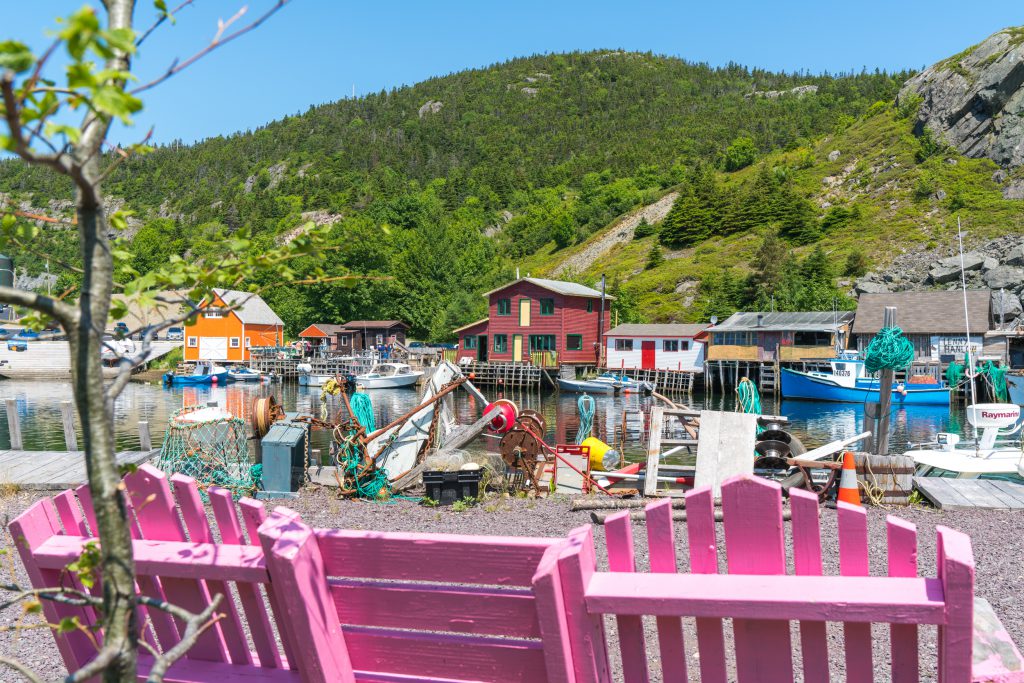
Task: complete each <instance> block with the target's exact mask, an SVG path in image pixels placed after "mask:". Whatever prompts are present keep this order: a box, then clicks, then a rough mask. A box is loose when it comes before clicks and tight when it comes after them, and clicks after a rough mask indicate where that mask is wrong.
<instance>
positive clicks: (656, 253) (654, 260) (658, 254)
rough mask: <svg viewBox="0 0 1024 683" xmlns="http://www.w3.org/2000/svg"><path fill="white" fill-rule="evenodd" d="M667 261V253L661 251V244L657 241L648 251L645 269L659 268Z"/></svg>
mask: <svg viewBox="0 0 1024 683" xmlns="http://www.w3.org/2000/svg"><path fill="white" fill-rule="evenodd" d="M664 262H665V254H664V253H662V251H661V246H659V245H658V243H657V242H655V243H654V244H652V245H651V250H650V251H649V252H647V263H646V264H645V265H644V269H645V270H651V269H652V268H657V267H658V266H660V265H661V264H662V263H664Z"/></svg>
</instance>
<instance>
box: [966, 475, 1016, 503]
mask: <svg viewBox="0 0 1024 683" xmlns="http://www.w3.org/2000/svg"><path fill="white" fill-rule="evenodd" d="M967 481H970V482H972V483H973V484H975V485H976V486H978V487H979V488H980V489H981V490H983V491H984V492H985V493H986V495H989V496H991V497H993V498H995V499H997V500H998V501H999V502H1000V503H1001V504H1002V505H1003V506H1004V508H1003V509H1005V510H1021V509H1024V501H1022V500H1019V499H1018V498H1017V496H1016V495H1014V493H1013V492H1012V490H1010V491H1006V490H1004V489H1003V488H1001V487H1000V486H998V484H1009V485H1010V486H1013V484H1011V483H1010V482H1008V481H1007V482H999V481H995V480H991V479H969V480H967ZM1022 490H1024V488H1022Z"/></svg>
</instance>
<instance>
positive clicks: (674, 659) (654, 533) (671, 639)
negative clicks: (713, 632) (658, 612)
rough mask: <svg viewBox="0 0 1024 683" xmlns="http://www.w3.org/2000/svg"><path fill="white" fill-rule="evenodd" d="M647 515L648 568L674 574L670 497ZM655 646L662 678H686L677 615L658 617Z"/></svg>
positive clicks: (684, 657)
mask: <svg viewBox="0 0 1024 683" xmlns="http://www.w3.org/2000/svg"><path fill="white" fill-rule="evenodd" d="M645 512H646V516H647V555H648V557H649V558H650V564H651V571H652V572H658V573H665V574H674V573H676V571H677V568H676V546H675V534H674V533H673V530H672V501H670V500H661V501H658V502H657V503H651V504H650V505H648V506H647V509H646V510H645ZM657 626H658V647H659V648H660V651H661V678H662V680H664V681H685V680H689V677H688V676H687V672H686V648H685V645H684V641H683V624H682V621H681V620H679V619H673V618H672V617H659V618H658V620H657Z"/></svg>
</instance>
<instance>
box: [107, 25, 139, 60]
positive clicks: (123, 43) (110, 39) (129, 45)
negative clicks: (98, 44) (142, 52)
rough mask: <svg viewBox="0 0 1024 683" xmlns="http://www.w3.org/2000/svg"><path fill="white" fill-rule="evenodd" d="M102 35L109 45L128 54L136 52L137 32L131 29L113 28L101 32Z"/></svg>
mask: <svg viewBox="0 0 1024 683" xmlns="http://www.w3.org/2000/svg"><path fill="white" fill-rule="evenodd" d="M100 35H101V36H102V37H103V38H104V39H105V40H106V41H107V45H109V46H110V47H112V48H114V49H115V50H120V51H121V52H125V53H127V54H133V53H134V52H135V31H133V30H131V29H130V28H112V29H108V30H106V31H100Z"/></svg>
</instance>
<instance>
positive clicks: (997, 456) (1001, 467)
mask: <svg viewBox="0 0 1024 683" xmlns="http://www.w3.org/2000/svg"><path fill="white" fill-rule="evenodd" d="M967 421H968V422H970V423H971V425H973V426H974V427H975V428H977V429H981V430H982V433H981V438H980V439H978V440H977V441H975V442H973V443H962V442H961V439H960V435H959V434H950V433H946V432H943V433H940V434H938V435H937V438H936V441H935V443H933V444H925V445H918V446H915V447H914V448H912V449H911V450H909V451H907V452H906V453H905V455H909V456H910V457H912V458H913V459H914V463H915V465H916V466H917V473H916V476H919V477H946V478H949V479H1003V480H1007V481H1018V482H1021V483H1024V451H1022V449H1021V442H1020V438H1019V436H1017V435H1019V434H1020V431H1021V427H1024V422H1020V406H1018V405H1015V404H1013V403H978V404H975V405H969V406H967ZM1015 436H1016V437H1017V438H1015V439H1009V438H1007V437H1015Z"/></svg>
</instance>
